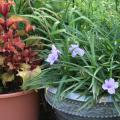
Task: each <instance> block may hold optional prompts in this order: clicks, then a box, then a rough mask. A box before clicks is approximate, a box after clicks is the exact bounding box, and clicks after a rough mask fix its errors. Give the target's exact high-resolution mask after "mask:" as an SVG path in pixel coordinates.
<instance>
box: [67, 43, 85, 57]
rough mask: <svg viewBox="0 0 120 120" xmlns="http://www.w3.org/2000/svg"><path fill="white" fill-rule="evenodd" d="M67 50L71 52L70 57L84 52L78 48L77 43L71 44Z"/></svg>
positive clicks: (81, 54)
mask: <svg viewBox="0 0 120 120" xmlns="http://www.w3.org/2000/svg"><path fill="white" fill-rule="evenodd" d="M69 51H70V52H71V53H72V57H76V56H77V55H79V56H81V57H82V56H83V55H84V54H85V51H84V50H83V49H81V48H79V46H78V45H77V44H72V45H71V47H70V48H69Z"/></svg>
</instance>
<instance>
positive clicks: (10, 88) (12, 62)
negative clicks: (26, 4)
mask: <svg viewBox="0 0 120 120" xmlns="http://www.w3.org/2000/svg"><path fill="white" fill-rule="evenodd" d="M11 6H15V3H14V1H13V0H1V1H0V14H1V18H0V88H1V93H7V92H15V91H18V90H21V86H22V84H23V83H24V81H25V80H29V79H32V78H33V77H35V76H37V75H38V74H39V73H40V72H41V69H40V65H41V63H42V61H41V60H40V59H39V57H38V53H37V52H35V51H33V50H32V47H31V46H27V45H26V44H25V43H24V42H23V40H22V39H23V38H26V37H28V36H29V35H28V32H30V31H34V29H35V27H34V26H32V25H31V24H30V22H29V20H27V19H25V18H23V17H20V16H15V15H13V16H9V13H10V9H11Z"/></svg>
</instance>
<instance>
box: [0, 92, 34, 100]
mask: <svg viewBox="0 0 120 120" xmlns="http://www.w3.org/2000/svg"><path fill="white" fill-rule="evenodd" d="M33 92H35V91H34V90H30V91H19V92H13V93H8V94H0V99H5V98H14V97H19V96H24V95H28V94H31V93H33Z"/></svg>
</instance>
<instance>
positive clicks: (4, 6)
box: [0, 0, 15, 17]
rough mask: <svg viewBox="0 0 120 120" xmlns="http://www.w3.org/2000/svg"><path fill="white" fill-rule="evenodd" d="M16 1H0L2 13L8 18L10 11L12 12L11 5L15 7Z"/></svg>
mask: <svg viewBox="0 0 120 120" xmlns="http://www.w3.org/2000/svg"><path fill="white" fill-rule="evenodd" d="M14 4H15V3H14V1H13V0H8V1H6V0H0V13H1V14H2V15H3V16H4V17H7V15H8V13H9V11H10V7H11V5H14Z"/></svg>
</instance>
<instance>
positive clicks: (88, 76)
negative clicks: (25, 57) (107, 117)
mask: <svg viewBox="0 0 120 120" xmlns="http://www.w3.org/2000/svg"><path fill="white" fill-rule="evenodd" d="M55 2H56V3H57V1H55ZM118 3H119V1H116V2H115V1H112V0H101V1H100V0H89V1H85V0H74V4H73V1H72V0H71V1H70V0H67V1H66V2H64V3H62V4H63V6H60V7H59V9H57V10H56V8H55V7H54V6H53V4H51V1H49V5H50V6H51V7H49V6H48V7H49V9H48V7H47V8H40V9H36V8H34V10H35V12H34V14H33V16H32V17H31V19H32V18H35V19H36V20H41V22H39V23H44V24H42V25H43V27H42V28H43V29H42V30H40V29H39V30H40V31H42V32H43V33H45V34H47V35H46V36H47V38H48V39H50V42H48V44H47V46H49V47H48V50H50V51H48V53H47V52H46V53H47V56H46V63H48V64H47V65H48V68H46V69H44V70H43V71H42V74H41V76H40V77H39V80H31V81H30V82H29V83H28V84H29V85H32V84H34V86H33V87H35V86H36V87H38V88H40V87H42V86H41V85H42V84H43V85H45V87H46V86H47V87H55V88H57V94H56V97H59V98H65V97H66V96H67V95H68V94H69V93H79V94H80V96H81V95H83V96H86V97H87V98H89V99H87V100H86V102H85V105H84V107H91V106H93V105H95V104H97V103H98V102H101V101H102V102H106V101H107V98H109V99H112V101H113V103H114V105H115V107H116V108H117V110H118V111H119V113H120V109H119V107H118V105H117V102H118V101H120V94H119V93H120V87H119V86H120V73H119V71H120V62H119V61H120V54H119V51H120V32H119V29H120V17H119V4H118ZM54 4H55V3H54ZM57 5H58V4H56V6H57ZM46 6H47V5H46ZM116 7H117V8H116ZM57 8H58V7H57ZM42 10H43V11H42ZM41 11H42V12H41ZM46 11H50V12H46ZM40 13H41V14H40ZM55 15H56V16H57V17H56V16H55ZM29 17H30V16H29ZM39 18H41V19H39ZM50 18H52V20H55V22H51V19H50ZM39 25H40V26H42V25H41V24H39ZM39 28H40V27H39ZM46 31H47V32H46ZM50 46H51V48H50ZM43 78H44V79H43ZM41 83H42V84H41ZM28 84H27V85H28Z"/></svg>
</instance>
